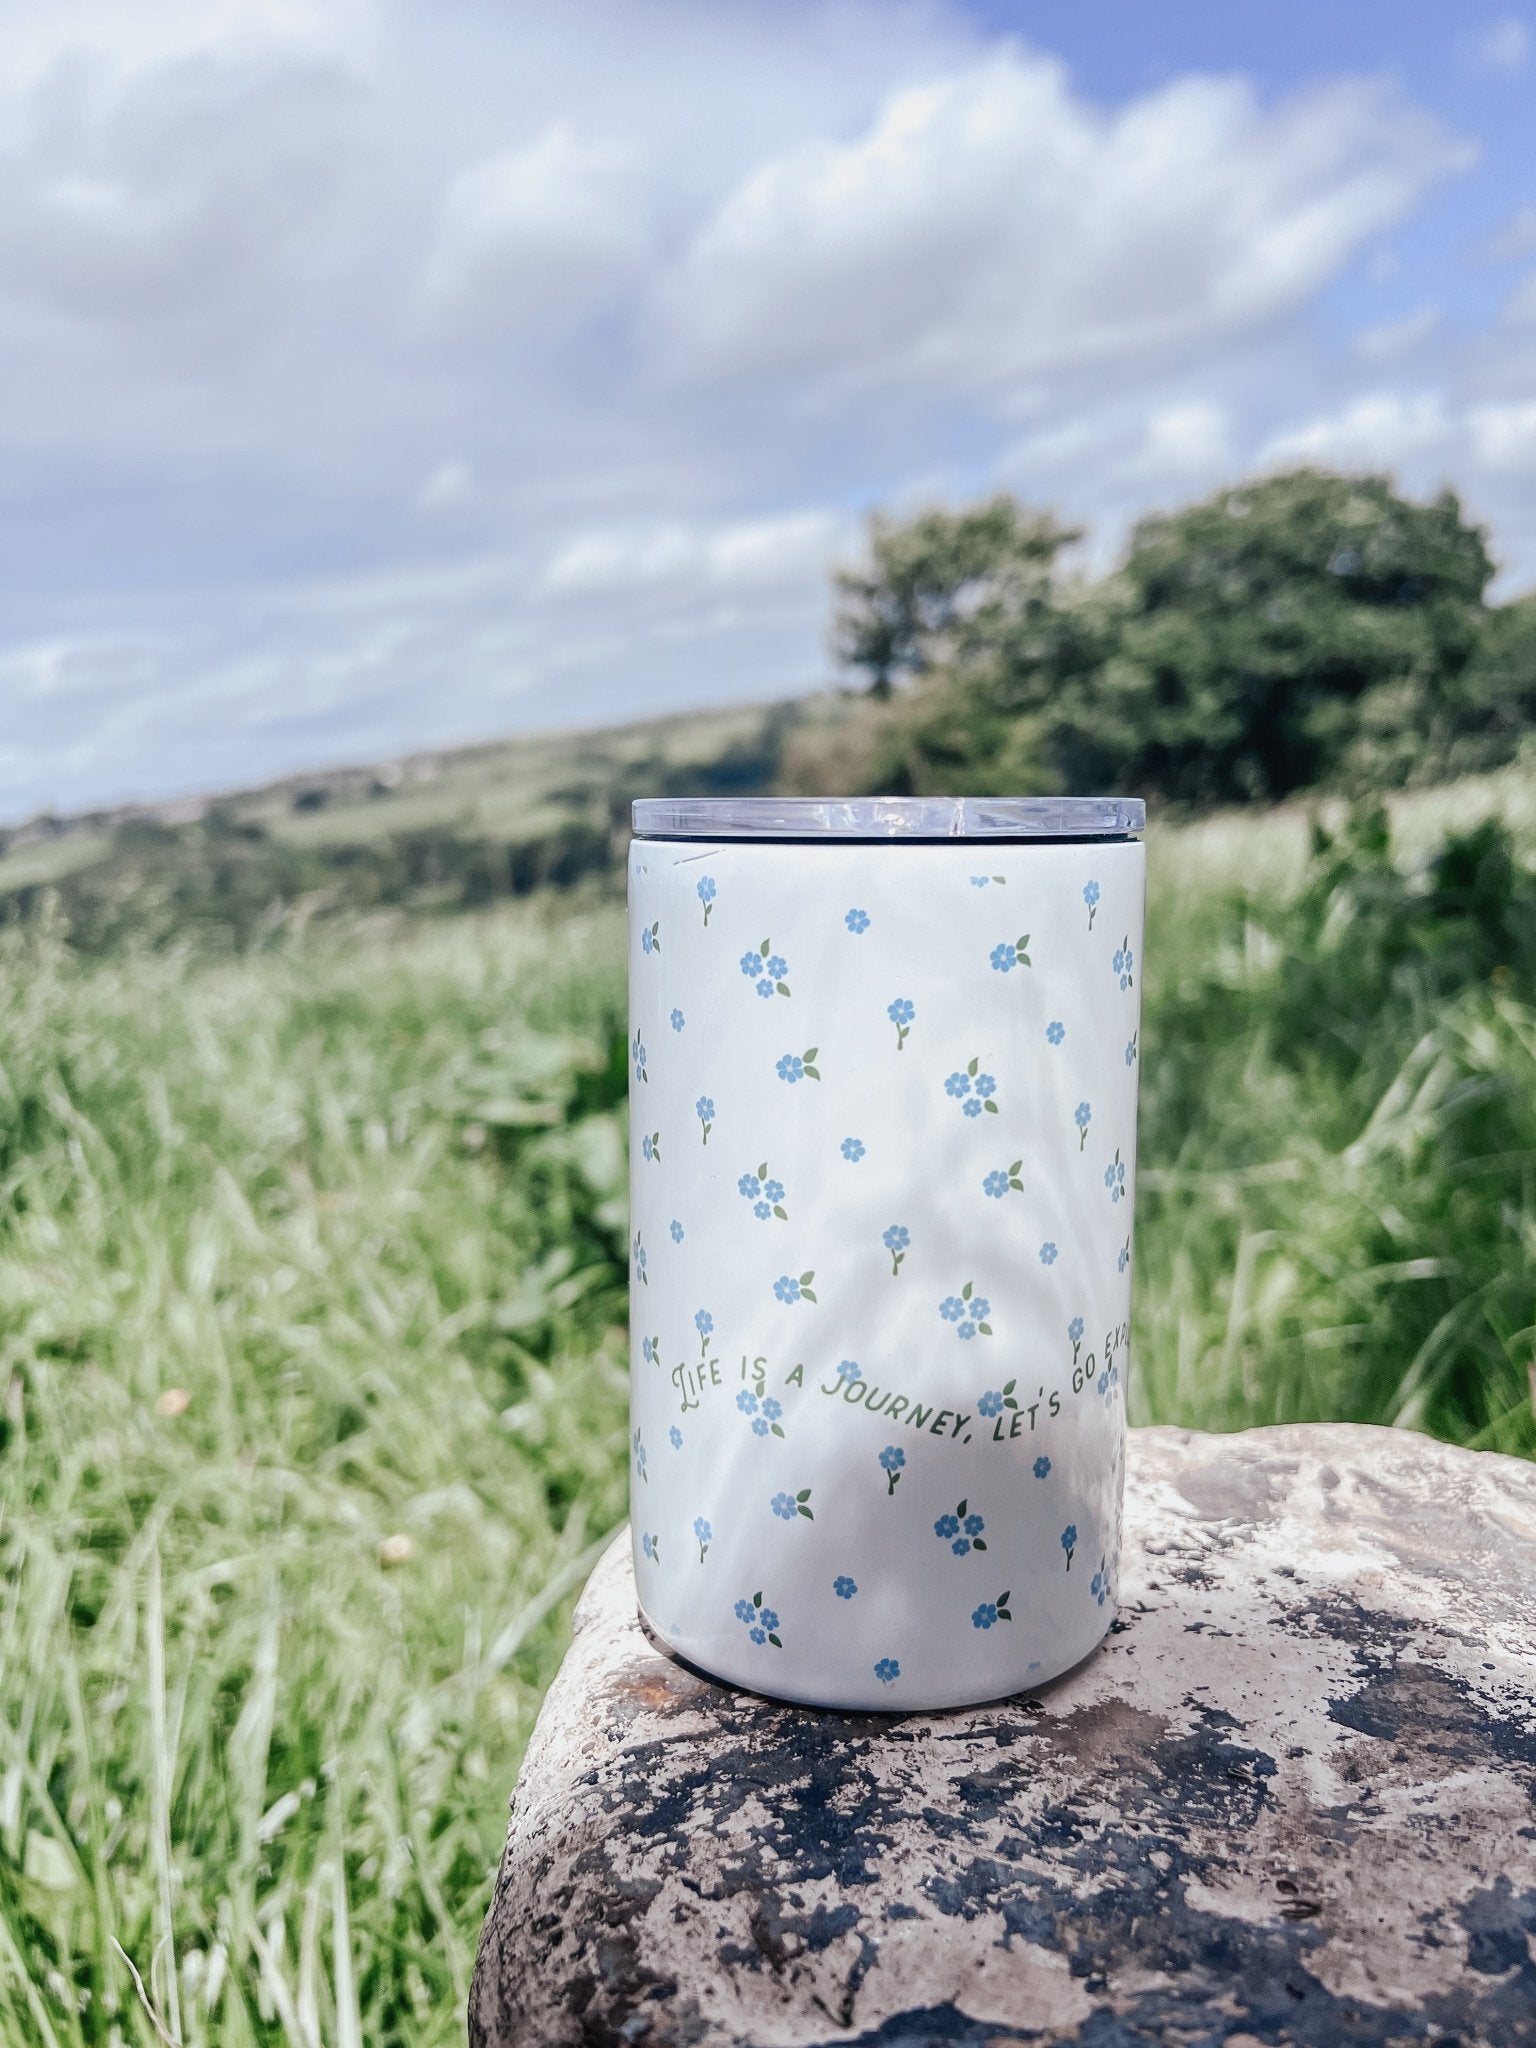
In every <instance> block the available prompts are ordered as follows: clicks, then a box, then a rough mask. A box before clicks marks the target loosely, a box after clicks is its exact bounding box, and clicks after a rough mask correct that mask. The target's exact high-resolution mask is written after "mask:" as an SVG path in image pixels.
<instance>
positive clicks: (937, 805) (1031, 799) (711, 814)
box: [634, 796, 1147, 839]
mask: <svg viewBox="0 0 1536 2048" xmlns="http://www.w3.org/2000/svg"><path fill="white" fill-rule="evenodd" d="M1146 824H1147V807H1146V805H1145V803H1144V802H1143V801H1142V799H1141V798H1140V797H1139V796H847V797H843V796H837V797H821V796H816V797H799V796H795V797H782V796H751V797H734V796H724V797H712V796H711V797H705V796H699V797H694V796H684V797H669V796H657V797H641V798H639V799H638V800H637V801H636V803H635V814H634V828H635V836H636V837H637V838H639V839H1134V838H1139V837H1140V835H1141V834H1142V833H1143V832H1144V831H1145V830H1146Z"/></svg>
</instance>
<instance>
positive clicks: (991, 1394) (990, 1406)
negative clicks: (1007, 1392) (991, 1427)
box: [976, 1387, 1003, 1422]
mask: <svg viewBox="0 0 1536 2048" xmlns="http://www.w3.org/2000/svg"><path fill="white" fill-rule="evenodd" d="M1002 1412H1003V1397H1002V1395H1001V1394H1000V1393H998V1391H997V1389H996V1388H995V1387H994V1388H992V1389H990V1390H989V1391H988V1392H987V1393H985V1394H983V1395H982V1397H981V1399H980V1400H979V1401H978V1402H977V1403H976V1413H977V1414H978V1415H985V1416H986V1418H987V1420H988V1421H989V1422H990V1421H991V1419H992V1417H993V1416H994V1415H1001V1414H1002Z"/></svg>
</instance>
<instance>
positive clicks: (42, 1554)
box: [0, 789, 1536, 2048]
mask: <svg viewBox="0 0 1536 2048" xmlns="http://www.w3.org/2000/svg"><path fill="white" fill-rule="evenodd" d="M1466 794H1467V793H1466V792H1462V793H1461V798H1460V799H1459V798H1458V797H1457V796H1455V795H1454V794H1453V795H1452V796H1451V797H1450V798H1447V799H1445V800H1444V802H1443V804H1442V807H1441V810H1440V811H1439V812H1438V813H1433V807H1429V811H1430V813H1433V814H1431V815H1428V816H1427V821H1421V823H1422V830H1420V829H1418V828H1417V827H1416V826H1415V823H1414V820H1413V818H1412V817H1410V818H1409V819H1408V821H1407V825H1406V836H1407V838H1408V840H1409V842H1410V846H1411V847H1416V848H1417V849H1418V851H1416V852H1414V853H1413V855H1412V857H1411V858H1410V859H1409V860H1407V862H1406V863H1404V864H1394V861H1393V860H1392V859H1391V858H1390V857H1389V851H1388V849H1387V847H1386V845H1385V843H1384V840H1383V838H1382V834H1381V830H1380V828H1379V826H1375V825H1372V824H1370V823H1369V822H1360V823H1358V824H1357V825H1356V827H1355V828H1354V829H1353V831H1352V832H1351V834H1349V835H1348V836H1346V837H1344V838H1342V839H1340V840H1339V841H1337V842H1336V843H1334V844H1332V845H1331V846H1328V847H1325V848H1323V849H1322V850H1321V851H1320V852H1318V853H1317V854H1315V855H1313V856H1310V857H1309V855H1308V852H1307V842H1306V826H1305V820H1304V819H1302V818H1300V816H1299V815H1297V816H1285V815H1281V816H1275V817H1269V818H1258V819H1252V820H1247V821H1242V823H1241V824H1236V823H1233V822H1231V821H1225V820H1216V821H1212V822H1211V823H1210V824H1208V825H1202V826H1198V827H1194V828H1191V829H1189V830H1188V831H1183V832H1173V831H1168V832H1165V833H1163V834H1162V835H1160V836H1159V837H1157V838H1155V839H1154V843H1153V849H1152V853H1153V868H1152V873H1153V884H1152V895H1151V906H1150V911H1151V917H1150V927H1149V937H1148V944H1147V948H1146V961H1147V965H1148V969H1149V973H1150V981H1149V984H1148V988H1147V1011H1146V1020H1145V1027H1144V1033H1143V1044H1142V1051H1143V1064H1144V1071H1143V1097H1144V1115H1143V1136H1142V1168H1143V1173H1142V1185H1141V1207H1140V1213H1139V1219H1138V1220H1139V1231H1138V1238H1137V1289H1138V1293H1137V1306H1136V1362H1135V1370H1134V1373H1133V1377H1132V1383H1131V1391H1132V1398H1133V1405H1134V1411H1135V1413H1136V1415H1137V1418H1138V1419H1141V1420H1147V1419H1152V1418H1158V1419H1173V1420H1178V1421H1182V1422H1185V1423H1189V1424H1193V1425H1196V1426H1204V1427H1235V1426H1241V1425H1243V1424H1246V1423H1252V1422H1263V1421H1271V1420H1285V1419H1293V1418H1297V1417H1309V1416H1311V1417H1326V1416H1352V1417H1361V1418H1364V1419H1370V1420H1378V1421H1395V1422H1400V1423H1414V1424H1418V1425H1420V1426H1424V1427H1428V1428H1431V1429H1435V1430H1437V1431H1439V1432H1441V1433H1442V1434H1446V1435H1449V1436H1453V1437H1457V1438H1459V1439H1461V1440H1463V1441H1471V1442H1480V1443H1486V1444H1496V1445H1499V1446H1501V1447H1504V1448H1507V1449H1511V1450H1516V1451H1521V1452H1525V1453H1533V1452H1536V1429H1533V1424H1532V1419H1531V1410H1530V1403H1529V1399H1528V1381H1527V1375H1528V1372H1529V1368H1530V1362H1531V1357H1532V1343H1533V1330H1532V1326H1533V1324H1536V1298H1533V1285H1536V1283H1533V1279H1532V1275H1533V1273H1536V885H1533V883H1532V880H1531V878H1530V875H1529V873H1528V872H1527V870H1526V868H1525V867H1524V866H1523V865H1522V863H1521V861H1520V859H1518V858H1516V857H1515V852H1514V849H1513V847H1512V845H1511V842H1510V841H1509V840H1508V839H1507V838H1506V837H1505V836H1504V835H1503V834H1502V833H1501V832H1499V831H1497V830H1491V831H1485V832H1484V833H1482V834H1481V835H1480V836H1475V837H1474V838H1472V839H1471V840H1469V841H1467V842H1466V843H1464V844H1463V845H1461V846H1459V847H1456V848H1452V849H1450V850H1449V851H1440V852H1437V851H1436V850H1435V849H1436V847H1437V845H1438V838H1437V834H1438V825H1439V820H1440V819H1441V818H1443V817H1444V815H1445V814H1446V812H1447V811H1448V810H1450V811H1456V810H1457V807H1458V804H1459V802H1460V801H1461V799H1464V798H1465V797H1466ZM1505 795H1507V796H1508V797H1509V808H1511V810H1512V811H1513V812H1515V813H1516V814H1518V813H1519V801H1520V797H1521V793H1520V791H1519V790H1518V789H1514V790H1511V791H1508V792H1505ZM1414 801H1419V800H1414ZM1500 802H1501V803H1502V802H1503V798H1502V797H1501V798H1500ZM621 928H622V913H621V911H620V910H619V909H618V907H617V906H616V905H614V904H613V903H611V902H608V901H605V900H602V898H601V897H600V896H599V895H598V894H597V893H595V892H594V893H590V894H589V893H584V892H583V890H581V889H578V890H576V891H574V892H573V893H571V894H569V895H567V896H565V897H562V898H560V899H551V898H548V897H535V898H531V899H529V900H528V901H526V902H522V903H518V904H515V905H512V906H509V907H502V908H499V909H496V910H494V911H489V912H486V913H484V914H481V915H476V916H464V917H457V918H452V919H447V918H442V919H435V920H432V919H407V918H401V917H390V918H384V917H375V918H373V919H371V920H357V921H353V922H350V923H348V922H346V921H338V922H337V923H334V924H332V925H331V926H329V927H322V926H321V925H320V924H318V923H316V924H311V925H310V926H309V927H308V928H307V930H305V929H299V930H297V931H295V930H287V931H285V932H283V933H281V934H280V935H274V936H270V937H269V938H268V939H267V940H265V941H264V942H262V943H260V944H257V945H255V946H253V947H252V948H251V949H250V950H247V951H245V952H244V953H241V954H238V955H230V954H228V953H214V954H200V953H194V952H192V951H190V950H188V949H187V948H186V947H179V948H178V947H174V946H173V947H171V948H163V947H162V948H160V949H158V950H155V949H151V948H148V947H143V948H132V947H130V948H129V949H128V950H126V951H122V952H113V951H107V952H103V953H99V954H97V955H94V956H81V955H78V954H75V953H73V952H71V950H70V949H69V948H68V946H67V945H66V944H65V943H64V941H63V939H62V937H61V936H60V934H59V933H58V932H57V930H55V929H53V928H52V927H50V925H49V924H48V923H47V921H46V920H42V921H37V920H34V921H33V922H32V923H31V924H30V925H28V926H26V927H24V928H22V929H20V930H12V931H9V932H5V933H3V934H0V1346H3V1359H0V1438H3V1441H0V1553H3V1575H0V1591H3V1598H4V1600H5V1603H6V1611H5V1626H4V1630H3V1633H0V1655H3V1656H4V1659H5V1670H4V1675H3V1680H0V2039H3V2040H5V2041H6V2042H10V2041H13V2040H14V2041H18V2042H20V2041H26V2042H40V2043H47V2044H59V2048H66V2044H80V2043H87V2042H88V2043H92V2044H109V2043H115V2042H125V2043H126V2042H142V2043H149V2042H152V2041H154V2040H156V2039H159V2038H164V2037H166V2036H169V2037H172V2038H180V2039H181V2040H183V2041H185V2042H187V2043H189V2044H191V2043H205V2042H206V2043H219V2044H224V2043H230V2044H244V2043H262V2044H267V2043H272V2044H276V2043H286V2044H303V2048H314V2044H318V2043H321V2042H326V2043H330V2042H339V2043H344V2044H356V2043H361V2042H364V2041H366V2042H368V2043H369V2044H370V2048H372V2044H375V2043H378V2044H390V2043H397V2042H400V2043H403V2042H410V2043H413V2044H414V2043H437V2042H448V2041H455V2042H456V2041H458V2040H459V2039H461V2037H462V2027H463V2005H464V1993H465V1987H466V1980H467V1975H468V1971H469V1968H470V1964H471V1959H472V1955H473V1948H474V1941H475V1936H476V1933H477V1930H478V1926H479V1922H480V1918H481V1916H482V1914H483V1911H484V1907H485V1903H486V1900H487V1897H488V1895H489V1887H490V1883H491V1878H492V1875H493V1872H494V1868H495V1863H496V1858H497V1855H498V1853H499V1849H500V1845H501V1839H502V1832H503V1823H504V1815H505V1802H506V1798H507V1794H508V1792H509V1790H510V1788H511V1784H512V1781H513V1777H514V1775H515V1771H516V1766H517V1761H518V1758H519V1756H520V1754H521V1750H522V1746H523V1743H524V1741H525V1739H526V1737H527V1734H528V1731H529V1728H530V1726H531V1723H532V1718H533V1715H534V1713H535V1711H536V1709H537V1706H538V1702H539V1699H540V1696H541V1692H542V1688H543V1686H544V1685H545V1683H546V1682H547V1680H548V1678H549V1676H550V1674H551V1672H552V1670H553V1668H554V1665H555V1662H556V1660H557V1658H558V1655H559V1653H560V1650H561V1647H562V1644H563V1640H564V1632H565V1628H566V1624H567V1619H568V1611H569V1605H570V1601H571V1598H572V1595H573V1592H574V1588H575V1587H576V1585H577V1583H578V1582H579V1580H580V1579H581V1577H582V1576H583V1574H584V1572H585V1570H586V1566H587V1562H588V1560H589V1558H590V1557H591V1555H592V1553H593V1548H594V1545H595V1544H596V1543H598V1542H599V1541H600V1540H601V1539H602V1537H603V1535H604V1534H605V1532H606V1531H608V1530H609V1529H610V1528H612V1527H613V1526H614V1525H615V1524H616V1522H617V1521H618V1520H619V1518H620V1517H621V1515H622V1513H623V1509H624V1475H625V1469H626V1460H625V1456H624V1449H625V1445H624V1431H625V1418H624V1391H625V1390H624V1368H623V1359H624V1348H625V1347H624V1336H623V1321H624V1314H625V1302H624V1292H623V1289H624V1276H625V1257H624V1251H625V1246H624V1233H625V1213H624V1189H623V1167H624V1130H623V1091H624V1079H625V1033H624V1027H623V1023H622V1016H621V1009H620V1005H621V1001H622V948H621ZM135 1971H136V1972H137V1973H138V1980H139V1981H141V1982H142V1987H143V1997H142V1999H141V1996H140V1993H139V1990H138V1988H137V1984H136V1979H135V1975H134V1972H135ZM150 2006H152V2007H153V2009H154V2012H155V2014H156V2015H157V2020H152V2019H151V2018H150V2016H149V2010H148V2008H149V2007H150ZM157 2024H158V2026H159V2027H160V2028H162V2029H163V2030H164V2033H163V2034H157V2031H156V2027H157Z"/></svg>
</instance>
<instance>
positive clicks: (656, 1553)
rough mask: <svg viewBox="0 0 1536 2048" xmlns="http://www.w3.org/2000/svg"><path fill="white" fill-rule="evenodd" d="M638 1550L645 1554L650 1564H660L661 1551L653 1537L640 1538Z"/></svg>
mask: <svg viewBox="0 0 1536 2048" xmlns="http://www.w3.org/2000/svg"><path fill="white" fill-rule="evenodd" d="M640 1548H641V1549H642V1550H643V1551H644V1552H645V1554H646V1556H647V1557H648V1558H649V1559H650V1561H651V1563H652V1564H660V1563H661V1551H660V1548H659V1547H658V1545H657V1542H656V1538H655V1537H654V1536H642V1537H641V1538H640Z"/></svg>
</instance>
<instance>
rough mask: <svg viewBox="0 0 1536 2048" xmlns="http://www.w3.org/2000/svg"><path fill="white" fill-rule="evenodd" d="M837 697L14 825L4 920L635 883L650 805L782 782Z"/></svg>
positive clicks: (437, 902)
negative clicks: (652, 799)
mask: <svg viewBox="0 0 1536 2048" xmlns="http://www.w3.org/2000/svg"><path fill="white" fill-rule="evenodd" d="M846 715H847V711H846V707H845V700H844V699H842V698H840V697H837V696H827V697H823V698H813V699H809V700H804V701H799V702H789V703H779V704H770V705H766V706H763V705H749V706H739V707H734V708H732V709H729V710H720V711H707V712H697V713H690V714H686V715H683V716H676V717H669V718H660V719H653V720H648V721H644V722H642V723H638V724H634V725H628V726H621V727H616V728H614V729H612V730H608V731H597V732H578V733H563V734H538V735H531V736H529V737H527V738H522V739H508V740H501V741H495V742H491V743H488V744H485V745H481V746H472V747H460V748H455V749H452V750H448V751H441V752H434V753H424V754H415V755H411V756H409V757H408V758H406V759H403V760H399V761H391V762H385V763H379V764H375V765H372V766H363V767H348V768H336V769H327V770H324V771H320V772H317V773H314V774H307V775H296V776H290V777H287V778H286V779H284V780H283V781H280V782H274V783H271V784H268V785H267V786H265V787H264V788H260V789H254V790H250V791H245V792H237V793H233V794H223V795H219V796H209V797H201V798H177V799H174V800H172V801H170V802H166V803H163V804H134V805H124V806H122V807H120V808H117V809H113V810H103V811H96V812H91V813H87V814H84V815H82V816H79V817H75V818H53V817H43V818H37V819H33V820H31V821H30V822H28V823H27V824H24V825H20V826H16V827H12V828H10V829H8V830H0V924H8V923H16V922H19V921H23V920H26V919H28V918H30V917H32V916H34V915H36V914H37V913H38V912H39V911H40V910H41V909H42V908H43V906H44V905H45V904H47V905H52V906H56V907H57V910H58V911H59V912H60V913H61V914H62V916H63V917H64V919H65V921H66V923H67V925H68V927H69V930H70V933H71V936H72V937H73V939H74V941H75V943H76V944H77V945H80V946H82V947H84V948H85V949H87V950H97V949H99V948H101V947H102V946H105V945H108V944H111V943H113V942H115V941H117V940H118V939H121V938H124V937H127V936H129V935H132V934H140V935H143V936H145V937H147V938H150V939H151V940H156V941H158V940H163V939H166V938H169V937H171V936H174V935H180V934H182V933H196V934H199V935H200V936H202V937H205V938H212V939H215V940H221V941H223V942H225V943H229V944H232V945H237V946H238V945H242V944H244V943H246V942H248V941H249V940H250V939H252V938H253V937H255V936H258V935H259V934H260V933H261V931H262V930H264V929H265V928H267V927H276V926H280V925H282V924H283V923H284V922H287V921H291V920H292V919H293V918H295V917H299V918H305V919H307V918H309V917H311V916H314V915H316V914H319V913H324V912H328V911H334V910H339V909H355V910H365V909H371V908H402V909H408V910H416V911H430V910H455V909H465V908H472V907H474V906H475V905H477V904H483V903H487V902H491V901H494V900H496V899H497V898H500V897H505V896H515V895H522V894H525V893H526V892H528V891H530V890H532V889H536V888H541V887H556V888H569V887H572V886H574V885H575V884H577V883H579V882H582V881H585V880H587V879H588V878H594V877H596V878H601V877H607V876H612V875H615V874H617V873H618V872H619V860H620V857H621V855H622V850H623V846H624V844H625V842H626V840H627V837H628V826H629V806H630V804H631V802H632V801H633V799H634V798H635V797H637V796H664V795H669V794H679V793H682V792H685V791H686V792H689V793H691V794H695V795H725V794H728V793H730V792H732V791H738V792H750V791H757V790H765V789H769V788H772V787H773V786H775V784H776V782H777V781H778V779H779V777H780V774H781V769H782V766H783V762H784V759H785V753H786V748H787V747H788V746H789V745H790V743H791V741H792V739H794V738H798V739H799V740H800V741H801V743H802V745H803V742H804V740H805V738H806V737H807V735H808V732H809V731H810V730H813V729H816V728H825V727H826V726H828V725H831V724H836V723H838V722H840V721H841V720H842V719H843V718H845V717H846Z"/></svg>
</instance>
